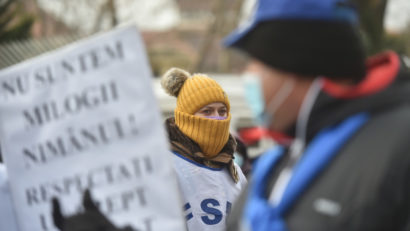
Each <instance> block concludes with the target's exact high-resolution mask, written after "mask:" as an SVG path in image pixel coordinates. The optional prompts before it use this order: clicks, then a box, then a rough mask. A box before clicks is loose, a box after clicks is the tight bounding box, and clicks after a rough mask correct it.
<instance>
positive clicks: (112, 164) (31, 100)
mask: <svg viewBox="0 0 410 231" xmlns="http://www.w3.org/2000/svg"><path fill="white" fill-rule="evenodd" d="M0 124H1V129H0V142H1V148H2V154H3V155H4V158H5V163H6V167H7V171H8V174H9V177H10V187H11V192H12V198H13V203H14V208H15V213H16V216H17V221H18V225H19V228H20V230H21V231H49V230H50V231H54V230H57V228H55V227H54V225H53V220H52V218H51V202H50V200H51V198H53V197H57V198H58V199H59V200H60V201H61V203H62V207H63V209H64V213H65V214H67V215H70V214H73V213H75V212H76V211H78V210H79V208H80V207H81V199H82V195H83V191H84V190H85V189H90V190H91V192H92V195H93V197H94V198H95V199H96V200H97V201H98V202H99V205H100V209H101V211H102V212H103V213H104V214H106V215H107V216H108V217H109V219H110V220H111V221H112V222H113V223H114V224H115V225H117V226H119V227H122V226H125V225H131V226H132V227H133V228H134V229H135V230H139V231H155V230H158V231H163V230H167V231H169V230H178V231H180V230H185V222H184V219H183V216H182V206H181V202H180V195H179V191H178V187H177V180H176V177H175V175H174V172H173V168H172V166H171V163H172V161H170V160H169V158H171V157H170V154H169V151H168V145H167V141H166V136H165V132H164V130H163V127H162V121H161V117H160V114H159V109H158V106H157V103H156V101H155V98H154V95H153V92H152V88H151V72H150V69H149V65H148V61H147V57H146V54H145V50H144V47H143V43H142V41H141V38H140V36H139V34H138V32H137V30H136V28H135V27H127V28H120V29H116V30H114V31H111V32H108V33H106V34H103V35H98V36H95V37H92V38H90V39H87V40H84V41H80V42H78V43H76V44H72V45H70V46H67V47H65V48H63V49H60V50H58V51H55V52H52V53H50V54H46V55H43V56H40V57H37V58H35V59H32V60H29V61H27V62H24V63H21V64H18V65H16V66H13V67H11V68H8V69H5V70H2V71H1V72H0Z"/></svg>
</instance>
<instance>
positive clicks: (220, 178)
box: [161, 68, 246, 231]
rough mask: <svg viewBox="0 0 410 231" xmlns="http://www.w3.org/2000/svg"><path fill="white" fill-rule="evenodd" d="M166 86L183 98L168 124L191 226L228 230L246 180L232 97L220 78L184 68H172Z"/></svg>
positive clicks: (185, 209)
mask: <svg viewBox="0 0 410 231" xmlns="http://www.w3.org/2000/svg"><path fill="white" fill-rule="evenodd" d="M161 85H162V87H163V88H164V89H165V91H166V92H167V93H168V94H170V95H172V96H175V97H176V98H177V106H176V108H175V112H174V117H171V118H168V119H167V120H166V128H167V131H168V135H169V141H170V146H171V150H172V152H173V154H174V155H173V158H174V165H175V169H176V173H177V177H178V180H179V184H180V188H181V191H182V197H183V201H184V204H183V209H184V212H185V215H186V220H187V226H188V230H191V231H192V230H195V231H201V230H212V231H218V230H225V224H226V216H227V215H228V214H229V212H230V209H231V207H232V203H234V201H235V199H236V197H237V196H238V195H239V193H240V191H241V190H242V188H244V186H245V184H246V178H245V176H244V175H243V173H242V171H241V169H240V168H239V167H238V166H237V165H236V164H235V163H234V161H233V154H234V151H235V149H236V141H235V138H234V137H233V136H232V135H230V133H229V124H230V120H231V114H230V104H229V100H228V97H227V95H226V93H225V92H224V91H223V89H222V88H221V86H219V84H218V83H217V82H216V81H215V80H213V79H211V78H209V77H208V76H206V75H203V74H194V75H192V76H191V75H190V74H189V73H188V72H186V71H184V70H181V69H178V68H172V69H170V70H169V71H168V72H166V73H165V75H164V76H163V77H162V80H161Z"/></svg>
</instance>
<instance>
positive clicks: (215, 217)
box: [183, 198, 232, 225]
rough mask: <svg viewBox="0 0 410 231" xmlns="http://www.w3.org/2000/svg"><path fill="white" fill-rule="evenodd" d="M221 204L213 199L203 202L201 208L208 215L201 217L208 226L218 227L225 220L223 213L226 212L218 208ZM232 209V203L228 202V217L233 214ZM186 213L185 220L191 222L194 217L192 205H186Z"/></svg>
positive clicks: (226, 209)
mask: <svg viewBox="0 0 410 231" xmlns="http://www.w3.org/2000/svg"><path fill="white" fill-rule="evenodd" d="M220 205H221V204H220V203H219V201H218V200H216V199H213V198H208V199H204V200H202V202H201V204H200V206H201V210H202V211H203V212H205V213H207V214H208V215H209V216H208V215H207V216H201V220H202V221H203V222H204V223H205V224H206V225H216V224H219V223H220V222H221V221H222V220H223V218H224V214H223V213H222V211H224V210H223V209H222V208H220V209H219V208H217V207H220ZM231 208H232V203H231V202H229V201H227V202H226V208H225V211H226V215H228V214H229V213H230V212H231ZM183 209H184V211H185V214H186V215H185V219H186V220H187V221H189V220H191V219H192V218H193V217H194V215H193V213H192V212H191V204H190V203H186V204H185V205H184V208H183Z"/></svg>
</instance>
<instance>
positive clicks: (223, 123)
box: [161, 68, 231, 157]
mask: <svg viewBox="0 0 410 231" xmlns="http://www.w3.org/2000/svg"><path fill="white" fill-rule="evenodd" d="M161 85H162V87H163V88H164V89H165V91H166V92H167V93H168V94H170V95H172V96H175V97H177V107H176V108H175V112H174V113H175V123H176V125H177V126H178V128H179V129H180V130H181V131H182V132H183V133H184V134H185V135H187V136H188V137H189V138H191V139H192V140H194V141H195V142H196V143H197V144H198V145H199V147H200V148H201V150H202V151H203V154H204V155H205V156H207V157H214V156H216V155H217V154H219V152H220V151H221V150H222V148H223V147H224V146H225V144H226V142H227V141H228V139H229V123H230V120H231V115H230V112H229V111H230V104H229V100H228V97H227V95H226V93H225V92H224V90H223V89H222V88H221V86H219V84H218V83H217V82H216V81H215V80H213V79H211V78H209V77H208V76H206V75H204V74H194V75H192V76H191V75H190V74H189V73H188V72H186V71H184V70H182V69H178V68H171V69H170V70H168V71H167V72H166V73H165V74H164V76H163V77H162V80H161ZM215 102H221V103H223V104H225V105H226V107H227V110H228V117H227V118H226V119H224V120H213V119H207V118H202V117H199V116H194V114H195V113H196V112H197V111H198V110H199V109H201V108H202V107H204V106H206V105H208V104H210V103H215Z"/></svg>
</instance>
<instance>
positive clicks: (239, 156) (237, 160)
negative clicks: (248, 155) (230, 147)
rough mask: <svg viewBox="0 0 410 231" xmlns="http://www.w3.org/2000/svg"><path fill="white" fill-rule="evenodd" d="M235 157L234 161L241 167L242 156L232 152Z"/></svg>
mask: <svg viewBox="0 0 410 231" xmlns="http://www.w3.org/2000/svg"><path fill="white" fill-rule="evenodd" d="M234 156H235V158H234V159H233V160H234V162H235V163H236V164H237V165H239V167H241V166H242V165H243V157H242V156H241V155H239V154H237V153H235V154H234Z"/></svg>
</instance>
